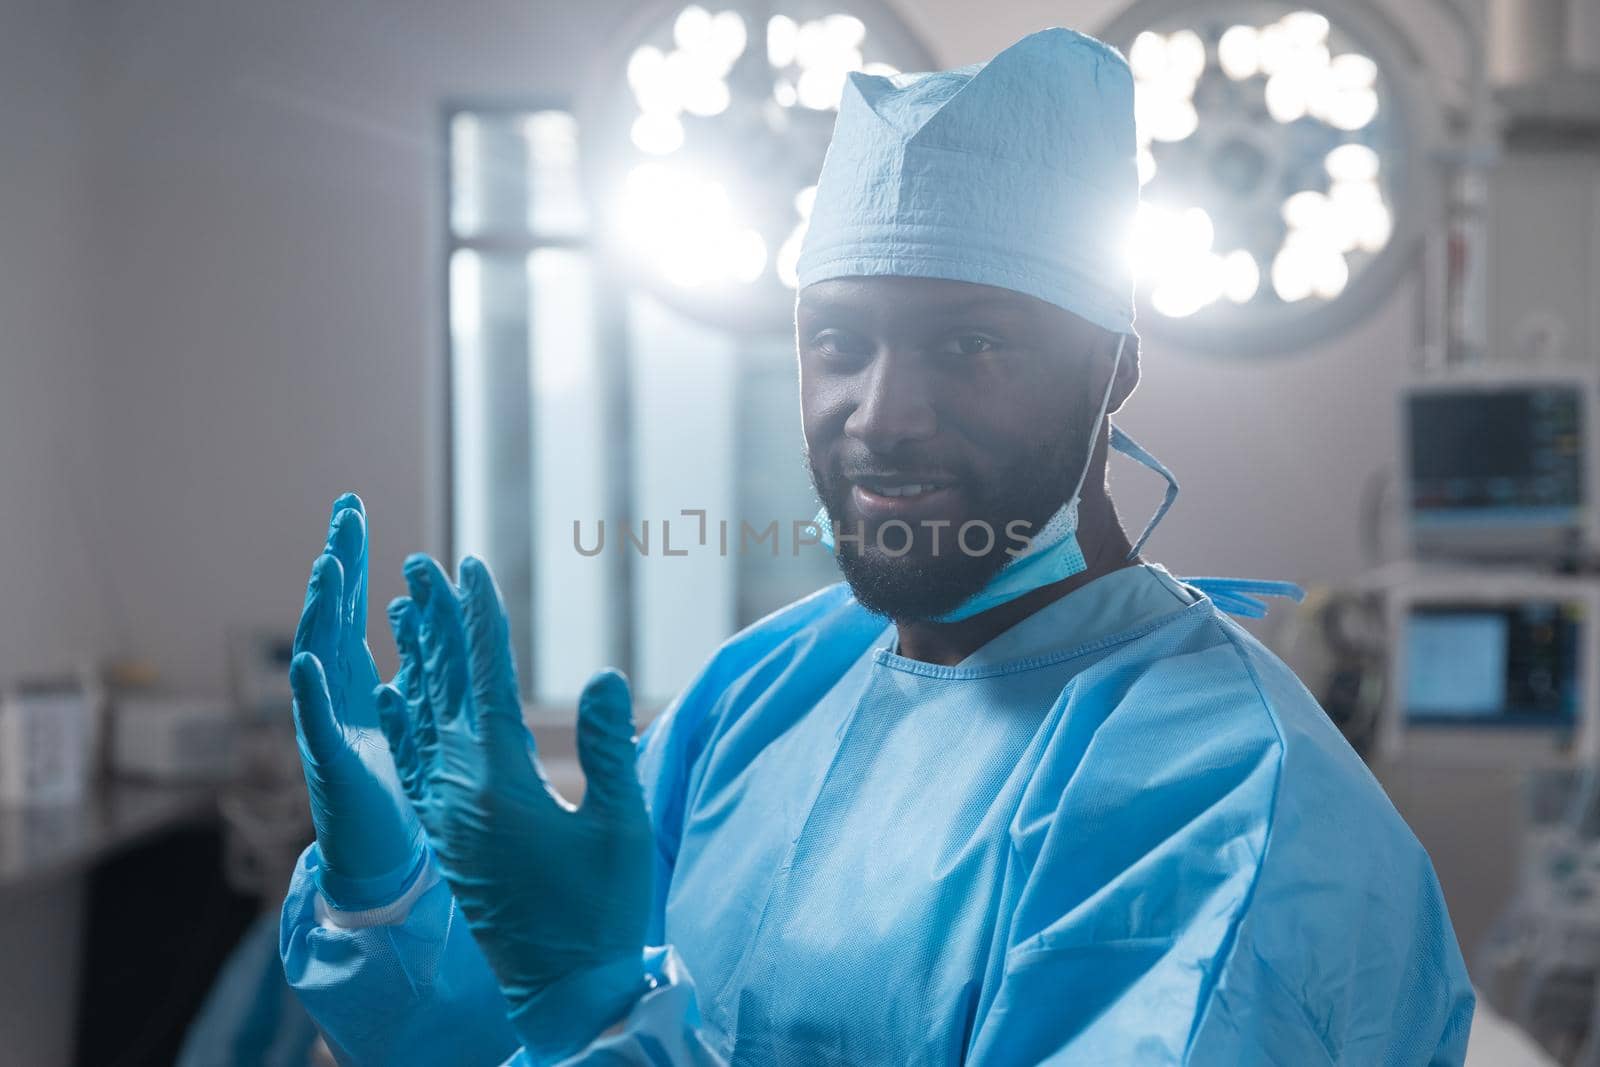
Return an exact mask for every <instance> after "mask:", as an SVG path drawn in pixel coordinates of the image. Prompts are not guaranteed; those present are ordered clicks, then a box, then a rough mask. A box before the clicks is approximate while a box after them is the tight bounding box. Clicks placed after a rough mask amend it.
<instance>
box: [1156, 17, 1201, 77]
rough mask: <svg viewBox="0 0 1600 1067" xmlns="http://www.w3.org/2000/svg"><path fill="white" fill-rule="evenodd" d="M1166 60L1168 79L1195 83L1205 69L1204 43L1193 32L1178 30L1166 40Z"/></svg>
mask: <svg viewBox="0 0 1600 1067" xmlns="http://www.w3.org/2000/svg"><path fill="white" fill-rule="evenodd" d="M1166 60H1167V64H1166V65H1167V69H1166V75H1167V76H1168V77H1170V78H1174V79H1177V78H1182V79H1184V80H1186V81H1189V82H1191V83H1193V82H1196V81H1198V80H1199V79H1200V75H1201V74H1204V73H1205V69H1206V45H1205V42H1204V41H1202V40H1201V39H1200V35H1199V34H1198V33H1195V32H1194V31H1193V30H1179V31H1178V32H1177V33H1174V34H1173V35H1172V36H1171V37H1168V38H1167V55H1166Z"/></svg>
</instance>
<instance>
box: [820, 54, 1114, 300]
mask: <svg viewBox="0 0 1600 1067" xmlns="http://www.w3.org/2000/svg"><path fill="white" fill-rule="evenodd" d="M1135 151H1136V146H1135V137H1134V125H1133V75H1132V73H1131V72H1130V71H1129V69H1128V64H1127V61H1126V60H1124V59H1123V58H1122V56H1121V55H1120V54H1119V53H1118V52H1117V51H1116V50H1115V49H1113V48H1111V47H1110V46H1108V45H1106V44H1104V43H1102V42H1100V41H1097V40H1095V39H1094V38H1093V37H1088V36H1085V35H1084V34H1081V33H1075V32H1073V31H1072V30H1065V29H1051V30H1043V31H1041V32H1039V33H1034V34H1030V35H1028V36H1027V37H1024V38H1023V39H1022V40H1020V41H1018V42H1017V43H1016V44H1014V45H1012V46H1011V47H1010V48H1007V49H1006V50H1005V51H1004V52H1001V53H1000V54H999V55H997V56H995V57H994V58H993V59H991V60H989V61H988V62H987V63H977V64H974V65H972V66H967V67H961V68H958V69H956V70H948V71H939V72H934V73H930V74H897V75H894V76H892V77H881V76H878V75H873V74H861V73H854V74H851V75H850V78H849V81H848V84H847V85H846V86H845V91H844V98H843V100H842V101H841V102H840V105H839V118H838V121H837V123H836V124H835V125H834V129H833V141H832V142H831V143H830V144H829V146H828V155H827V158H826V159H825V160H824V162H823V164H822V176H821V177H820V178H819V179H818V181H817V196H816V201H815V204H814V206H813V208H812V212H811V223H810V226H809V228H808V229H807V231H806V236H805V243H804V244H803V245H802V247H801V251H800V261H799V265H798V273H799V284H800V286H801V287H802V288H804V287H805V286H807V285H810V284H812V283H813V282H820V281H826V280H828V279H830V278H845V277H860V276H870V275H899V276H904V277H913V278H946V279H950V280H952V281H961V282H977V283H980V284H983V285H993V286H998V287H1000V288H1003V289H1010V290H1013V291H1015V292H1019V293H1026V294H1027V295H1029V296H1035V297H1038V298H1039V299H1041V300H1046V301H1048V302H1050V303H1052V304H1055V305H1056V306H1057V307H1061V308H1065V309H1066V310H1068V311H1070V312H1072V313H1073V314H1075V315H1079V316H1081V317H1082V318H1085V319H1088V320H1089V321H1090V322H1093V323H1095V324H1097V325H1099V326H1102V327H1104V328H1105V329H1107V330H1112V331H1115V332H1131V331H1132V329H1133V277H1132V271H1131V266H1130V264H1129V261H1128V255H1127V250H1126V240H1127V236H1128V234H1129V232H1130V229H1131V225H1132V222H1133V215H1134V211H1135V209H1136V208H1137V207H1138V202H1139V175H1138V166H1137V163H1136V161H1135Z"/></svg>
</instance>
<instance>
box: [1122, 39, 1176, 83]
mask: <svg viewBox="0 0 1600 1067" xmlns="http://www.w3.org/2000/svg"><path fill="white" fill-rule="evenodd" d="M1128 66H1129V67H1131V68H1133V76H1134V77H1135V78H1136V79H1138V80H1139V81H1155V80H1157V79H1159V78H1160V77H1161V76H1162V75H1163V74H1165V73H1166V70H1167V39H1166V38H1165V37H1163V36H1161V34H1159V33H1157V32H1155V31H1154V30H1145V31H1144V32H1143V33H1141V34H1140V35H1139V36H1137V37H1135V38H1134V39H1133V46H1132V47H1131V48H1129V49H1128Z"/></svg>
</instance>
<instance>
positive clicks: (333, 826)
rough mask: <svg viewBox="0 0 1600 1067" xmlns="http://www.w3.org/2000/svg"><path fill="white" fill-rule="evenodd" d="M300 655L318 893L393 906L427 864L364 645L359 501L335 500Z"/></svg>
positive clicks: (300, 719)
mask: <svg viewBox="0 0 1600 1067" xmlns="http://www.w3.org/2000/svg"><path fill="white" fill-rule="evenodd" d="M294 652H295V655H294V659H293V660H292V661H291V663H290V665H289V684H290V687H291V688H292V690H293V692H294V723H295V737H296V739H297V741H298V742H299V747H300V763H301V769H302V770H303V771H304V772H305V779H306V789H307V791H308V792H309V793H310V795H311V820H312V823H313V825H314V826H315V828H316V832H317V846H318V851H319V852H320V853H321V867H320V868H319V870H318V878H319V880H320V888H321V890H322V893H323V896H324V897H326V898H327V900H328V902H329V903H330V904H332V905H333V906H334V907H336V908H344V909H352V910H356V909H364V908H372V907H378V906H381V905H383V904H388V903H390V902H392V901H393V900H394V899H395V898H397V897H398V896H399V895H400V894H401V893H402V892H403V891H404V890H405V887H406V885H407V883H408V882H409V881H410V879H411V877H412V876H413V875H414V874H415V873H416V872H417V870H418V868H419V867H420V866H421V863H422V859H423V835H422V828H421V826H420V825H419V824H418V822H417V819H416V815H415V814H414V813H413V811H412V810H411V805H410V804H409V803H408V801H407V799H406V797H405V795H404V793H403V792H402V791H401V789H400V784H399V779H398V778H397V776H396V774H395V768H394V761H393V760H392V759H391V758H390V756H389V751H388V748H387V746H386V745H385V744H384V741H383V737H382V735H381V734H380V733H379V732H378V711H377V704H376V702H375V700H374V697H373V690H374V687H375V686H376V685H377V684H378V680H379V679H378V669H377V666H376V665H375V664H374V663H373V660H372V652H371V651H370V649H369V648H368V646H367V528H366V509H365V507H364V506H363V505H362V503H361V498H360V497H358V496H356V495H355V494H354V493H347V494H345V495H344V496H341V497H340V498H339V499H338V500H335V501H334V502H333V518H332V520H331V521H330V522H329V525H328V541H327V545H326V547H325V548H324V549H323V552H322V555H321V556H319V557H317V561H316V563H315V564H313V565H312V568H311V582H310V585H309V586H308V588H307V590H306V602H305V607H304V609H303V610H302V611H301V614H300V625H299V627H298V628H297V629H296V631H295V638H294ZM396 681H397V682H399V683H401V684H407V682H408V680H407V679H404V678H397V679H396Z"/></svg>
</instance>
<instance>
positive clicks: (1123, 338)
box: [1067, 333, 1128, 508]
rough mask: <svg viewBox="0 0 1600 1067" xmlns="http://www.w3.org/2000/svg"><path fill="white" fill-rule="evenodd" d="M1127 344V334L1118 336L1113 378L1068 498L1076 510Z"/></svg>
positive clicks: (1101, 404)
mask: <svg viewBox="0 0 1600 1067" xmlns="http://www.w3.org/2000/svg"><path fill="white" fill-rule="evenodd" d="M1127 343H1128V335H1127V334H1125V333H1124V334H1118V335H1117V355H1116V358H1115V359H1113V360H1112V361H1111V377H1110V378H1108V379H1106V391H1105V395H1103V396H1102V397H1101V398H1100V411H1099V413H1098V414H1096V415H1095V417H1094V424H1093V425H1092V426H1090V427H1089V453H1088V455H1087V456H1086V457H1085V458H1084V461H1083V470H1081V471H1079V472H1078V484H1077V486H1076V487H1075V488H1074V489H1073V490H1072V495H1071V496H1070V497H1068V498H1067V499H1068V500H1070V501H1071V502H1072V506H1073V507H1074V508H1076V507H1077V503H1078V500H1079V499H1080V497H1081V496H1082V494H1083V484H1084V483H1085V482H1087V481H1088V480H1089V467H1090V466H1091V465H1092V464H1093V463H1094V445H1095V442H1096V441H1098V440H1099V439H1100V424H1101V423H1103V422H1105V421H1106V411H1107V410H1108V409H1109V408H1110V407H1111V390H1113V389H1115V388H1116V387H1117V370H1118V368H1120V367H1121V366H1122V346H1123V345H1125V344H1127ZM1111 432H1112V433H1113V434H1115V433H1116V427H1115V426H1113V427H1112V428H1111Z"/></svg>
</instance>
